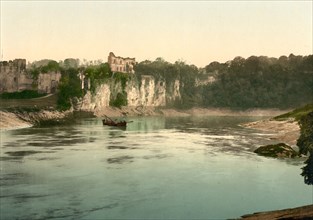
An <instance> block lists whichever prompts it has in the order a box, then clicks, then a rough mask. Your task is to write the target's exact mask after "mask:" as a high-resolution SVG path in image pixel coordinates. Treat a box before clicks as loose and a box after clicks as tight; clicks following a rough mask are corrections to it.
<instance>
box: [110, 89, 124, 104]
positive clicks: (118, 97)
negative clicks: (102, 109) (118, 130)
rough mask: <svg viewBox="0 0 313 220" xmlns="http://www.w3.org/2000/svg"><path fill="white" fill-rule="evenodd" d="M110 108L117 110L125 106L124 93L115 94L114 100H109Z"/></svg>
mask: <svg viewBox="0 0 313 220" xmlns="http://www.w3.org/2000/svg"><path fill="white" fill-rule="evenodd" d="M110 106H114V107H118V108H120V107H122V106H127V93H126V92H124V91H123V92H122V93H120V92H119V93H117V95H116V98H115V99H111V100H110Z"/></svg>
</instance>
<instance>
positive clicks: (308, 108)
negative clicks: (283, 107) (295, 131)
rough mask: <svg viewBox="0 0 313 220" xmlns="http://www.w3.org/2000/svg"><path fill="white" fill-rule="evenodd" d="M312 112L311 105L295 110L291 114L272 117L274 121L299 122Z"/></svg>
mask: <svg viewBox="0 0 313 220" xmlns="http://www.w3.org/2000/svg"><path fill="white" fill-rule="evenodd" d="M310 112H313V103H312V104H308V105H306V106H303V107H301V108H297V109H295V110H293V111H291V112H287V113H285V114H282V115H278V116H276V117H274V119H275V120H286V119H288V118H294V119H295V120H296V121H299V120H300V119H301V117H302V116H305V115H307V114H308V113H310Z"/></svg>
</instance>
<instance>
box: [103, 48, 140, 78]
mask: <svg viewBox="0 0 313 220" xmlns="http://www.w3.org/2000/svg"><path fill="white" fill-rule="evenodd" d="M108 63H109V65H110V68H111V71H112V72H122V73H135V71H134V65H135V64H136V60H135V58H129V57H126V58H124V57H120V56H115V55H114V53H113V52H110V53H109V57H108Z"/></svg>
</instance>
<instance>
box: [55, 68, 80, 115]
mask: <svg viewBox="0 0 313 220" xmlns="http://www.w3.org/2000/svg"><path fill="white" fill-rule="evenodd" d="M82 96H83V90H82V89H81V82H80V79H79V77H78V70H77V69H73V68H70V69H67V70H63V71H62V77H61V81H60V84H59V93H58V101H57V105H58V109H59V110H67V109H69V108H71V100H72V99H73V98H74V97H77V98H79V97H82Z"/></svg>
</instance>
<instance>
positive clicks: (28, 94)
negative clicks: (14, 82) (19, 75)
mask: <svg viewBox="0 0 313 220" xmlns="http://www.w3.org/2000/svg"><path fill="white" fill-rule="evenodd" d="M45 95H47V94H46V93H38V92H37V91H34V90H24V91H21V92H5V93H2V94H0V98H2V99H32V98H38V97H42V96H45Z"/></svg>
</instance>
